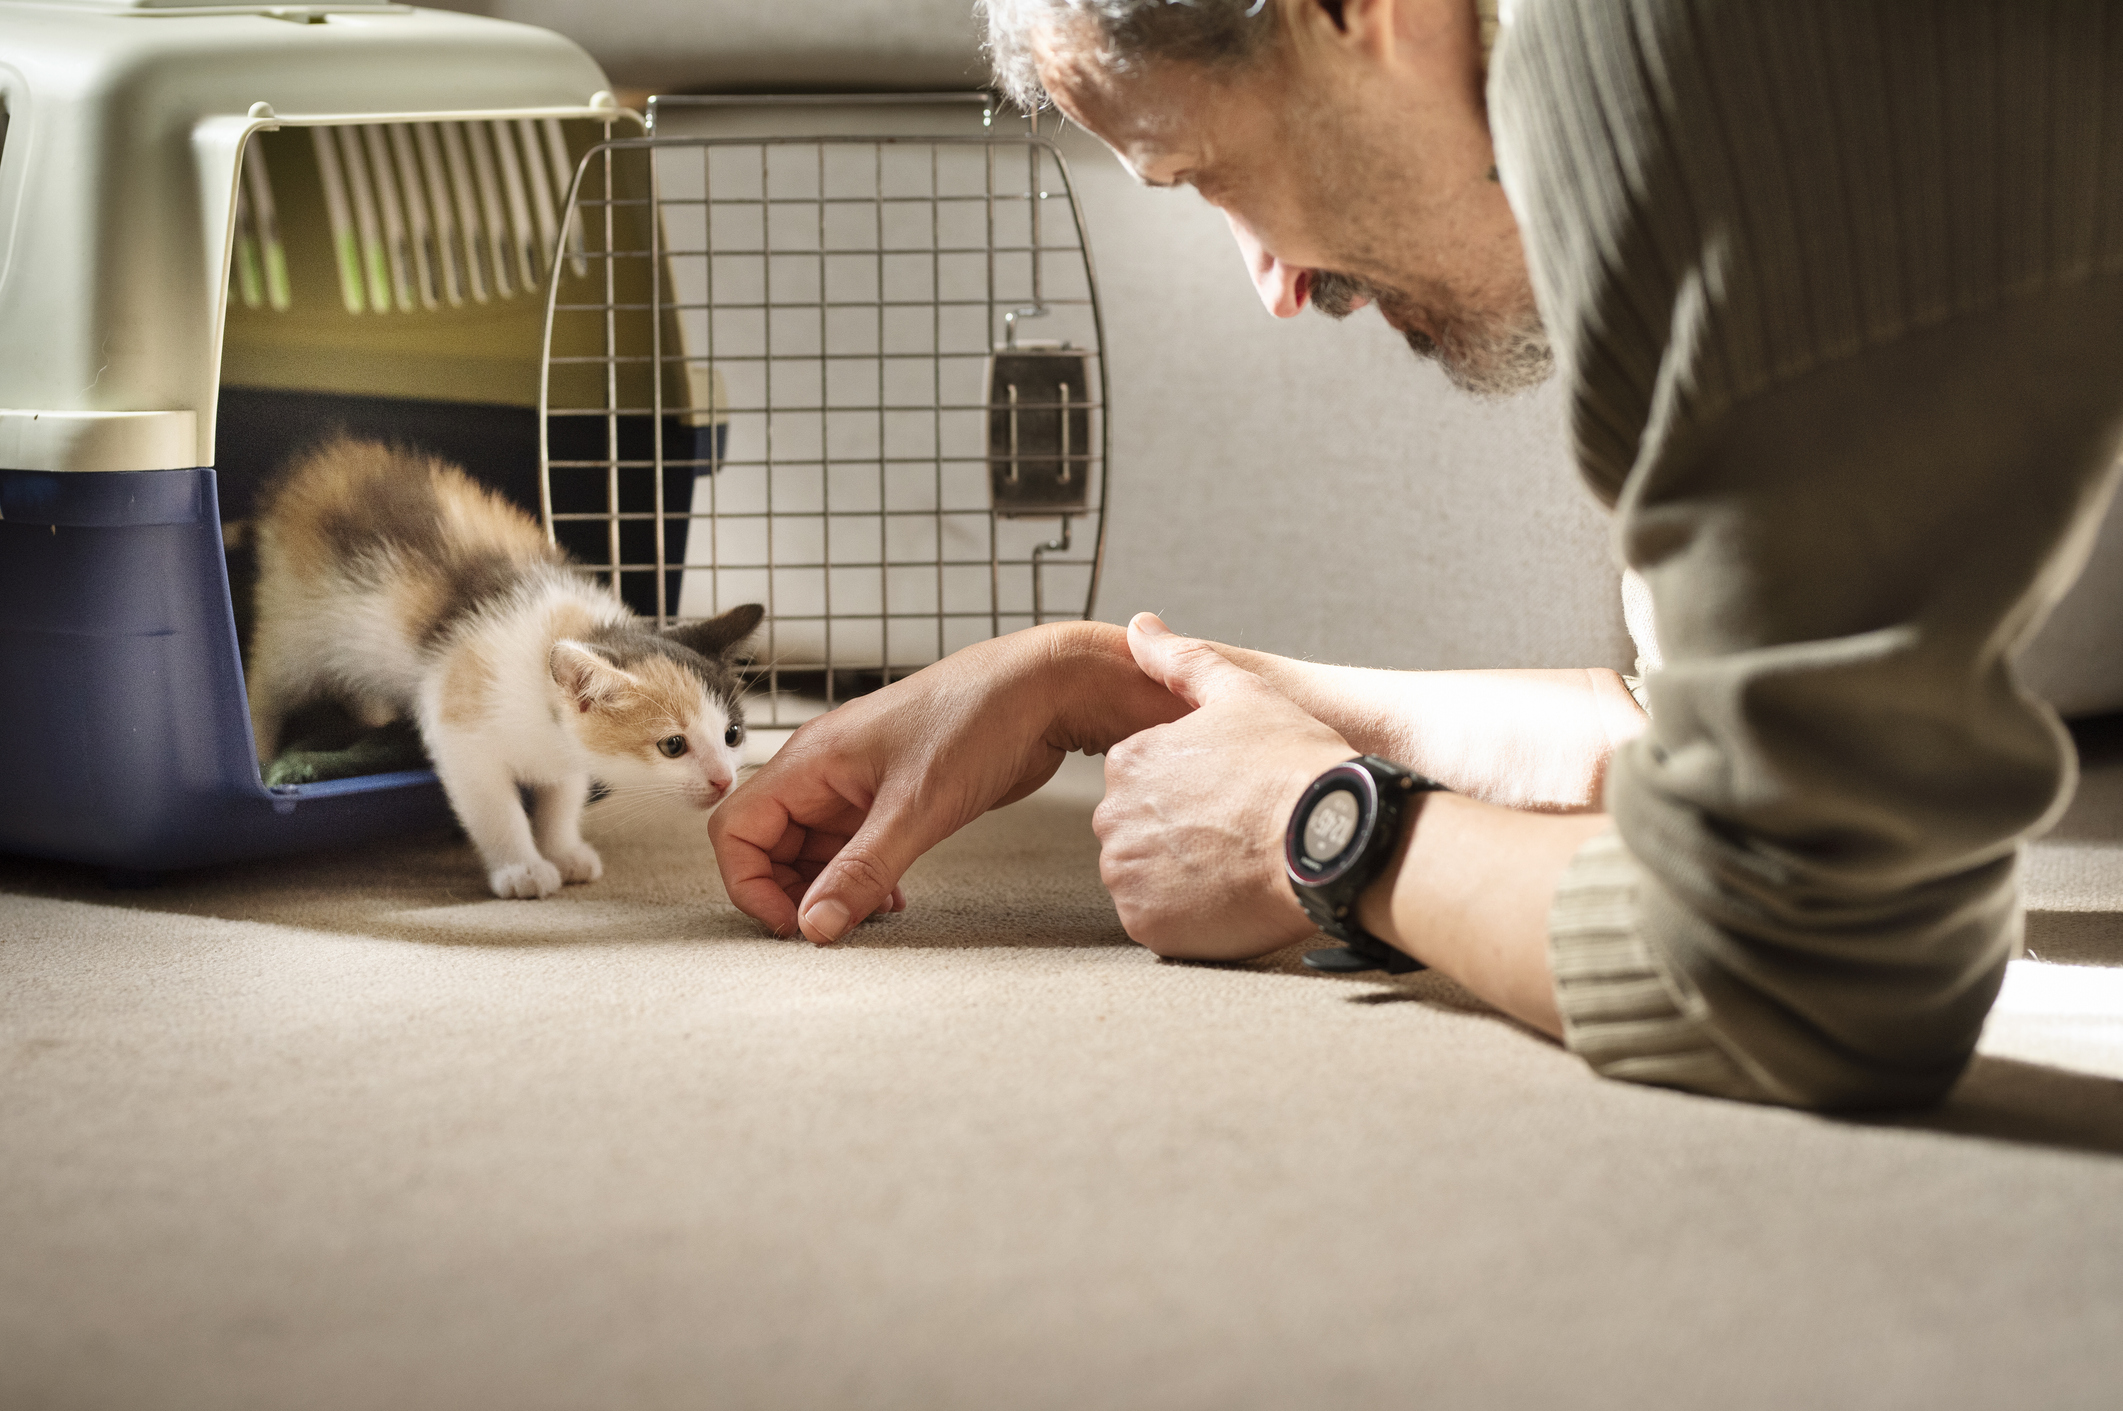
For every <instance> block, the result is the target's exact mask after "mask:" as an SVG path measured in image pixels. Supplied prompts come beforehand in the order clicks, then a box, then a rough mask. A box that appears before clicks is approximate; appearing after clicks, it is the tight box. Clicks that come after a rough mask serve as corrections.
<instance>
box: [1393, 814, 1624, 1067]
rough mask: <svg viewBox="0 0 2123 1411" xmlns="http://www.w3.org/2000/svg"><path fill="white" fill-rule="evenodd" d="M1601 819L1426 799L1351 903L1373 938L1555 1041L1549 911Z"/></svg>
mask: <svg viewBox="0 0 2123 1411" xmlns="http://www.w3.org/2000/svg"><path fill="white" fill-rule="evenodd" d="M1607 827H1608V820H1607V818H1606V816H1605V815H1604V814H1585V813H1581V814H1572V815H1568V816H1564V817H1543V816H1541V815H1538V814H1532V813H1525V812H1521V811H1517V810H1513V809H1507V808H1499V807H1497V806H1496V805H1494V804H1486V803H1481V802H1479V801H1477V800H1474V799H1468V798H1462V797H1460V796H1458V795H1455V794H1429V795H1425V796H1424V797H1423V801H1422V807H1421V809H1420V810H1419V811H1418V813H1417V814H1416V817H1415V819H1414V821H1413V822H1412V824H1411V825H1410V826H1409V828H1408V829H1407V832H1406V834H1405V835H1404V837H1403V838H1402V843H1401V851H1400V854H1399V856H1398V857H1396V858H1395V860H1394V863H1393V865H1392V866H1391V867H1390V868H1389V869H1388V870H1387V871H1386V873H1385V874H1384V875H1383V876H1381V877H1380V878H1379V879H1378V880H1377V881H1376V882H1373V883H1372V884H1371V886H1370V887H1369V888H1368V889H1367V890H1366V891H1365V893H1364V895H1363V896H1362V897H1361V898H1360V899H1359V900H1358V903H1357V920H1358V923H1359V924H1360V925H1362V926H1363V928H1364V929H1365V930H1367V931H1369V932H1371V934H1373V935H1374V936H1377V937H1378V938H1379V939H1381V940H1383V941H1386V942H1388V943H1389V944H1391V945H1393V946H1395V947H1397V948H1399V949H1400V950H1402V951H1405V952H1406V953H1408V954H1409V955H1412V956H1414V957H1415V958H1416V959H1418V960H1420V961H1422V962H1423V963H1424V964H1425V965H1428V966H1430V967H1431V968H1432V969H1434V970H1437V971H1439V972H1440V973H1442V974H1445V975H1449V976H1451V977H1452V978H1453V979H1455V980H1457V981H1459V982H1460V984H1462V985H1464V986H1465V987H1466V988H1467V989H1468V990H1469V991H1471V992H1472V993H1473V994H1474V995H1475V996H1477V997H1478V998H1480V999H1482V1000H1484V1001H1485V1002H1487V1003H1489V1004H1492V1005H1494V1006H1496V1007H1497V1008H1498V1009H1501V1010H1503V1011H1504V1012H1505V1013H1506V1014H1509V1015H1511V1016H1512V1017H1513V1018H1515V1019H1518V1020H1520V1021H1522V1022H1524V1023H1526V1024H1528V1025H1530V1026H1532V1027H1533V1028H1536V1029H1539V1030H1540V1031H1541V1032H1542V1033H1545V1034H1548V1035H1551V1036H1553V1037H1557V1038H1560V1037H1561V1036H1562V1032H1563V1024H1562V1019H1561V1018H1560V1016H1559V1014H1558V1012H1557V1009H1556V1004H1555V985H1554V980H1553V978H1552V977H1551V975H1550V973H1549V966H1548V907H1549V900H1550V898H1551V897H1552V896H1553V895H1554V893H1555V888H1556V883H1557V882H1558V881H1559V880H1560V879H1561V877H1562V875H1563V870H1564V869H1565V868H1566V867H1568V866H1569V865H1570V860H1571V859H1572V858H1573V857H1575V856H1576V855H1577V850H1578V849H1579V848H1580V847H1581V846H1583V845H1584V843H1585V842H1586V841H1587V840H1588V839H1590V838H1592V837H1593V836H1594V835H1595V834H1597V833H1600V832H1603V831H1605V829H1606V828H1607Z"/></svg>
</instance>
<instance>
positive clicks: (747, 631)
mask: <svg viewBox="0 0 2123 1411" xmlns="http://www.w3.org/2000/svg"><path fill="white" fill-rule="evenodd" d="M766 615H767V610H766V609H765V608H763V607H761V606H760V605H759V604H758V603H746V604H745V605H744V606H743V607H734V608H731V609H730V610H729V611H728V612H726V613H724V614H723V615H722V616H720V617H711V618H709V619H708V620H707V621H706V622H689V623H687V624H686V625H685V626H683V627H666V628H664V629H663V635H664V637H665V638H666V639H667V640H669V641H673V642H676V643H678V645H679V646H681V647H691V648H692V649H693V650H694V651H696V652H699V653H700V654H701V655H702V656H704V657H724V658H727V657H728V656H729V655H730V654H731V653H732V652H734V651H735V650H737V648H738V646H739V644H741V643H742V642H743V641H744V639H745V638H747V637H749V636H751V635H752V632H753V629H755V628H757V627H758V626H759V620H760V619H761V618H763V617H765V616H766Z"/></svg>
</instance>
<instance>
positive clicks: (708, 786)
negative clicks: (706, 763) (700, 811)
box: [700, 769, 733, 808]
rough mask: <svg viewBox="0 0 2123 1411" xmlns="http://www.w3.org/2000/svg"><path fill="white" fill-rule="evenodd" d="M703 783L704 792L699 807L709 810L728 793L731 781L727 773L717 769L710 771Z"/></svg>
mask: <svg viewBox="0 0 2123 1411" xmlns="http://www.w3.org/2000/svg"><path fill="white" fill-rule="evenodd" d="M703 782H704V784H705V792H703V793H702V794H701V797H700V806H701V807H702V808H710V807H713V806H714V805H716V804H718V803H721V802H722V796H723V795H724V794H727V793H729V792H730V785H731V783H732V782H733V781H732V779H731V777H730V775H729V774H728V773H727V772H725V771H723V770H720V769H717V770H713V771H711V772H710V773H709V774H708V776H707V778H706V779H705V780H704V781H703Z"/></svg>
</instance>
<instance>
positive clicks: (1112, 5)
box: [979, 0, 1275, 112]
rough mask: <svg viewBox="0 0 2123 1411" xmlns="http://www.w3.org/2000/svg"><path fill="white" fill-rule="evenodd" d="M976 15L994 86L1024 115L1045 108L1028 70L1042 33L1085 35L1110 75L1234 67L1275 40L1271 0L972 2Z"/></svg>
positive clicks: (1034, 72) (1035, 75)
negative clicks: (1175, 65)
mask: <svg viewBox="0 0 2123 1411" xmlns="http://www.w3.org/2000/svg"><path fill="white" fill-rule="evenodd" d="M979 9H980V11H981V13H983V14H984V15H986V17H987V20H988V57H989V59H990V61H991V62H992V63H993V64H994V66H995V81H996V85H997V86H998V87H1000V88H1001V89H1002V91H1003V93H1004V95H1005V96H1006V97H1008V98H1009V99H1010V101H1012V102H1013V103H1016V104H1017V105H1018V106H1019V107H1020V108H1023V109H1024V110H1025V111H1026V112H1032V111H1034V110H1036V109H1037V108H1039V107H1040V106H1042V105H1043V104H1044V103H1045V101H1046V93H1045V92H1044V91H1043V90H1042V89H1041V87H1040V82H1039V69H1038V66H1037V65H1036V64H1035V63H1034V57H1035V55H1036V53H1037V50H1036V48H1035V45H1036V43H1037V41H1038V40H1039V38H1040V36H1042V35H1043V34H1049V33H1053V32H1056V31H1061V32H1064V33H1067V32H1069V31H1088V33H1089V34H1090V35H1093V36H1095V39H1094V41H1093V42H1094V44H1095V48H1093V49H1092V50H1091V55H1090V56H1091V57H1093V58H1096V59H1097V60H1098V61H1099V62H1101V63H1102V64H1104V65H1106V66H1108V67H1110V68H1115V69H1128V68H1131V67H1134V66H1136V65H1139V64H1141V63H1142V62H1144V61H1145V60H1150V59H1163V60H1168V61H1176V62H1180V63H1195V64H1213V65H1218V66H1225V67H1236V66H1239V65H1243V64H1245V63H1246V62H1248V61H1249V60H1251V59H1253V58H1254V57H1255V56H1257V55H1258V54H1259V53H1260V52H1261V51H1262V50H1263V49H1264V48H1266V47H1267V45H1268V43H1269V41H1270V39H1272V38H1273V36H1274V34H1275V14H1274V10H1273V8H1272V0H980V4H979Z"/></svg>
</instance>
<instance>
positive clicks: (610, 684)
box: [546, 640, 634, 711]
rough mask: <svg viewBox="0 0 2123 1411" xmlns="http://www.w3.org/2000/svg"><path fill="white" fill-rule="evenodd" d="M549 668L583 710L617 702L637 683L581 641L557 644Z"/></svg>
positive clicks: (557, 681)
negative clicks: (616, 700)
mask: <svg viewBox="0 0 2123 1411" xmlns="http://www.w3.org/2000/svg"><path fill="white" fill-rule="evenodd" d="M546 669H547V670H548V671H550V672H552V673H553V680H554V681H555V682H556V683H558V685H559V686H560V689H561V690H563V691H565V692H567V693H568V699H570V700H572V701H574V702H575V709H577V710H580V711H587V710H590V709H592V708H593V707H596V706H600V705H604V704H606V703H608V702H610V701H613V700H615V699H617V698H618V697H619V696H620V695H621V694H623V693H624V692H625V691H626V690H627V688H628V687H630V686H632V685H633V684H634V678H633V677H631V676H629V675H627V674H626V673H625V672H624V671H621V670H620V669H619V668H618V667H616V666H614V665H612V663H610V662H608V661H606V660H605V659H604V658H603V657H601V656H599V655H598V654H597V653H596V652H593V651H591V650H590V649H589V648H588V647H585V646H584V645H583V644H582V643H580V642H570V641H566V640H562V641H558V642H555V643H554V644H553V651H552V654H551V655H550V656H548V657H547V658H546Z"/></svg>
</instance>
